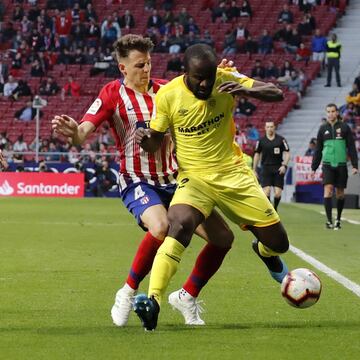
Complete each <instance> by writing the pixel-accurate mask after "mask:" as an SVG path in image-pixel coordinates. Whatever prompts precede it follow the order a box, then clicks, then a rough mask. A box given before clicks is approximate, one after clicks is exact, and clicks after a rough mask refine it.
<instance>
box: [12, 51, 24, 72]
mask: <svg viewBox="0 0 360 360" xmlns="http://www.w3.org/2000/svg"><path fill="white" fill-rule="evenodd" d="M21 68H22V56H21V53H19V52H17V53H16V54H15V56H14V58H13V60H12V62H11V69H16V70H18V69H21Z"/></svg>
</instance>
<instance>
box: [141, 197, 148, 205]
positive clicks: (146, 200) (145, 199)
mask: <svg viewBox="0 0 360 360" xmlns="http://www.w3.org/2000/svg"><path fill="white" fill-rule="evenodd" d="M149 201H150V198H149V197H148V196H147V195H145V196H143V197H142V198H141V199H140V202H141V204H142V205H145V204H147V203H148V202H149Z"/></svg>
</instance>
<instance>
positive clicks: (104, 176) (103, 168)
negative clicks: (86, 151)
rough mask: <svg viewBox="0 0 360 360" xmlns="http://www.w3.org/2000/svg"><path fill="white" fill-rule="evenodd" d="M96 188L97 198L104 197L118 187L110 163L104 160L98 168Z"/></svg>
mask: <svg viewBox="0 0 360 360" xmlns="http://www.w3.org/2000/svg"><path fill="white" fill-rule="evenodd" d="M95 175H96V179H97V182H96V188H95V189H94V195H95V196H97V197H104V196H105V193H106V192H107V191H109V190H110V189H111V188H112V187H113V186H114V185H116V179H115V176H114V174H113V173H112V171H111V169H110V166H109V162H108V161H107V160H102V161H101V163H99V164H98V165H97V167H96V171H95Z"/></svg>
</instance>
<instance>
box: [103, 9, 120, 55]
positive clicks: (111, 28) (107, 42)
mask: <svg viewBox="0 0 360 360" xmlns="http://www.w3.org/2000/svg"><path fill="white" fill-rule="evenodd" d="M119 37H121V29H120V25H119V24H118V23H117V22H116V21H114V19H113V17H112V16H111V15H109V16H108V17H107V18H106V19H105V20H104V21H103V23H102V24H101V42H102V48H103V49H105V48H106V47H108V46H111V45H112V43H113V42H114V41H115V40H116V39H118V38H119Z"/></svg>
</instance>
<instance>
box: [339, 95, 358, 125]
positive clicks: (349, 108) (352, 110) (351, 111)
mask: <svg viewBox="0 0 360 360" xmlns="http://www.w3.org/2000/svg"><path fill="white" fill-rule="evenodd" d="M358 115H359V112H358V108H357V107H356V106H355V104H354V103H352V102H350V103H348V104H346V106H345V109H344V110H343V111H342V112H341V116H342V119H343V121H344V122H346V123H347V124H348V125H349V127H350V128H351V129H354V128H355V124H356V117H357V116H358Z"/></svg>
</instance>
